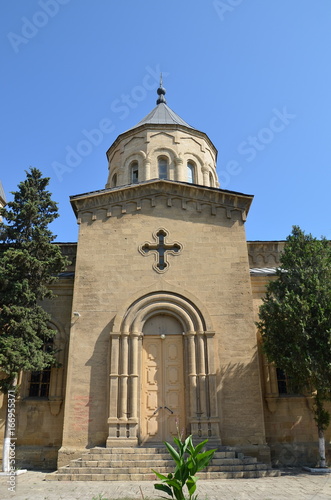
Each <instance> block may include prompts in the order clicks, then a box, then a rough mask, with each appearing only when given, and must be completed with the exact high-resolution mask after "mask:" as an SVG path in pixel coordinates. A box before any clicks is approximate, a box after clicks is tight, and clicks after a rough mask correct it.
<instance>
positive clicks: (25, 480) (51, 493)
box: [0, 469, 331, 500]
mask: <svg viewBox="0 0 331 500" xmlns="http://www.w3.org/2000/svg"><path fill="white" fill-rule="evenodd" d="M45 475H46V474H45V473H44V472H36V471H29V472H27V473H26V474H21V475H19V476H17V477H16V490H15V491H13V492H11V491H9V490H8V487H9V484H8V477H5V476H2V477H0V499H1V500H9V499H15V500H92V499H93V498H94V499H97V500H101V499H103V500H105V499H107V500H116V499H121V500H123V499H137V500H143V499H145V500H147V499H148V500H151V499H153V500H154V499H160V498H161V496H163V498H165V497H166V495H162V493H161V492H158V491H156V490H155V489H154V482H149V481H144V482H123V481H106V482H104V481H103V482H96V481H90V482H87V481H74V482H70V481H58V482H57V481H54V482H53V481H44V478H45ZM197 493H198V496H199V500H276V499H277V500H292V499H293V500H296V499H297V500H331V475H330V474H329V475H326V476H322V475H311V474H307V473H305V472H304V471H302V470H299V469H291V470H284V471H282V475H281V477H267V478H259V479H215V480H207V481H198V488H197ZM169 500H170V497H169Z"/></svg>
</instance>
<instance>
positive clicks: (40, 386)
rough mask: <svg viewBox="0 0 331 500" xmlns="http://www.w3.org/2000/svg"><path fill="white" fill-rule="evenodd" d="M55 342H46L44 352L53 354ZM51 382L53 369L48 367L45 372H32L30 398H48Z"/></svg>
mask: <svg viewBox="0 0 331 500" xmlns="http://www.w3.org/2000/svg"><path fill="white" fill-rule="evenodd" d="M53 346H54V342H53V339H50V340H49V341H48V342H45V344H44V345H43V348H42V350H43V351H47V352H51V351H52V350H53ZM50 380H51V367H50V366H47V367H46V368H44V369H43V370H37V371H33V372H31V376H30V387H29V398H48V396H49V385H50Z"/></svg>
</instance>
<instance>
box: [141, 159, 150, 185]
mask: <svg viewBox="0 0 331 500" xmlns="http://www.w3.org/2000/svg"><path fill="white" fill-rule="evenodd" d="M150 178H151V161H150V159H149V158H145V159H144V161H143V169H142V176H141V180H142V181H149V180H150Z"/></svg>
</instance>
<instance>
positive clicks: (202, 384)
mask: <svg viewBox="0 0 331 500" xmlns="http://www.w3.org/2000/svg"><path fill="white" fill-rule="evenodd" d="M197 349H198V356H197V358H198V370H197V372H198V373H197V375H198V391H199V403H200V404H199V409H198V412H199V413H201V415H200V417H201V418H205V417H206V416H207V408H206V396H207V395H206V362H205V342H204V333H203V332H198V333H197Z"/></svg>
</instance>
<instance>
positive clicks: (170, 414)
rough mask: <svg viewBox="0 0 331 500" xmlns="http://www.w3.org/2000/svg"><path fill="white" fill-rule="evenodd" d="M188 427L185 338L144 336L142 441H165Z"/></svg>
mask: <svg viewBox="0 0 331 500" xmlns="http://www.w3.org/2000/svg"><path fill="white" fill-rule="evenodd" d="M177 423H178V425H179V426H180V428H182V427H183V426H184V425H185V398H184V372H183V339H182V336H179V335H166V337H165V338H164V339H161V338H160V337H159V336H158V337H152V336H149V335H148V336H145V337H144V340H143V357H142V392H141V442H142V443H144V442H152V443H156V442H158V443H159V442H162V441H168V440H172V439H171V437H172V436H176V435H177Z"/></svg>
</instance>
